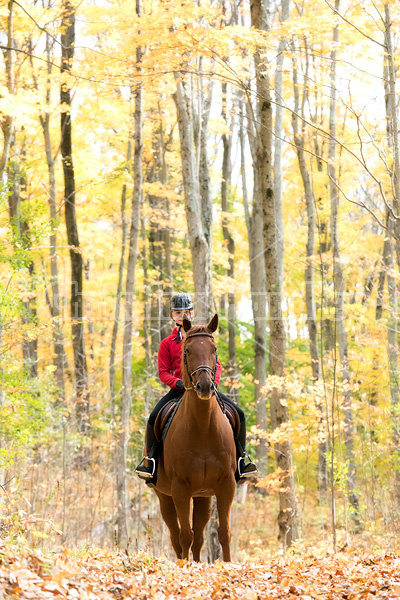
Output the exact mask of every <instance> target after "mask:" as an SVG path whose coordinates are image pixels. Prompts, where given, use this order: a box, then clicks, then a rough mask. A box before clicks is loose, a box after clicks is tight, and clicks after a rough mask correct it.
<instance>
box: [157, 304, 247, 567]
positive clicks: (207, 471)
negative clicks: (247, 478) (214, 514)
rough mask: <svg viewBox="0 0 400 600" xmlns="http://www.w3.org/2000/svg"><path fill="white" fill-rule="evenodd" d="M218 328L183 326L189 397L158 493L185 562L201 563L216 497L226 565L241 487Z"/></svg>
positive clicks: (172, 434) (170, 439)
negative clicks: (219, 374) (221, 397)
mask: <svg viewBox="0 0 400 600" xmlns="http://www.w3.org/2000/svg"><path fill="white" fill-rule="evenodd" d="M217 327H218V315H215V316H214V317H213V318H212V319H211V321H210V322H209V323H208V325H205V326H200V325H196V326H192V324H191V323H190V321H188V320H187V319H184V321H183V329H184V330H185V332H186V337H185V340H184V345H183V353H182V354H183V355H182V375H183V382H184V385H185V389H186V391H185V393H184V395H183V399H182V402H181V404H180V406H179V408H178V410H177V413H176V415H175V418H174V420H173V421H172V423H171V426H170V428H169V431H168V434H167V436H166V438H165V442H164V448H163V452H162V454H161V457H160V460H159V466H158V475H157V484H156V488H155V491H156V493H157V496H158V498H159V501H160V509H161V514H162V517H163V519H164V521H165V523H166V524H167V526H168V528H169V531H170V534H171V541H172V545H173V547H174V550H175V552H176V555H177V557H178V558H182V559H186V560H189V552H190V549H192V553H193V559H194V560H195V561H199V560H200V553H201V549H202V546H203V543H204V529H205V526H206V524H207V522H208V521H209V519H210V516H211V502H212V497H213V496H216V498H217V509H218V517H219V528H218V538H219V541H220V544H221V546H222V554H223V559H224V560H225V561H230V560H231V553H230V539H231V531H230V523H229V520H230V511H231V506H232V502H233V497H234V494H235V487H236V483H235V469H236V458H235V457H236V451H235V443H234V438H233V432H232V428H231V426H230V424H229V421H228V419H227V418H226V416H225V415H224V414H223V412H222V410H221V408H220V407H219V405H218V402H217V398H216V395H215V386H214V377H215V370H216V364H217V348H216V345H215V341H214V338H213V335H212V334H213V333H214V331H215V330H216V329H217ZM192 499H193V500H192ZM191 505H193V517H192V522H191ZM192 524H193V526H192Z"/></svg>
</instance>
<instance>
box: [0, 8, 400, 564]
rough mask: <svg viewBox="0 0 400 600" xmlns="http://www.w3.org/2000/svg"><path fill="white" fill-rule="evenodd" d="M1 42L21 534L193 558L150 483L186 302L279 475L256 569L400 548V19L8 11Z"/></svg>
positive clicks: (344, 14) (252, 529)
mask: <svg viewBox="0 0 400 600" xmlns="http://www.w3.org/2000/svg"><path fill="white" fill-rule="evenodd" d="M250 4H251V5H250ZM0 25H1V29H0V49H1V54H0V119H1V125H2V133H1V142H0V152H1V156H0V176H1V182H0V185H1V188H0V361H1V362H0V535H1V534H3V533H4V534H6V533H7V534H10V532H11V533H12V535H14V536H15V537H18V536H25V539H27V540H28V542H29V544H31V545H33V546H34V545H38V546H40V547H43V548H56V547H58V546H60V545H68V546H90V547H91V546H103V547H107V548H113V547H115V546H116V545H120V546H125V547H128V548H129V549H131V550H135V549H146V550H147V551H149V552H151V553H153V554H155V555H160V554H162V553H165V554H166V555H167V556H172V551H171V547H170V544H169V536H168V535H167V530H166V529H165V526H164V525H162V524H161V521H160V517H159V509H158V502H157V498H156V496H155V494H154V492H153V491H152V490H150V489H148V488H147V487H146V486H145V485H144V483H143V482H142V481H140V480H139V479H138V478H137V477H136V476H135V474H134V468H135V465H136V464H137V463H138V462H139V460H140V458H141V456H142V452H143V439H144V431H145V424H146V418H147V416H148V414H149V412H150V411H151V409H152V407H153V406H154V405H155V404H156V402H157V401H158V399H159V398H160V397H161V396H162V395H164V394H165V393H166V391H167V390H166V388H165V387H163V386H162V385H161V383H160V381H159V379H158V372H157V351H158V347H159V344H160V342H161V340H162V339H163V338H164V337H165V336H166V335H169V334H170V332H171V331H172V327H173V322H172V321H171V319H170V311H169V302H170V299H171V296H172V295H173V294H174V293H175V292H178V291H185V292H189V293H190V294H191V295H192V297H193V299H194V301H195V321H196V322H206V320H207V319H208V318H209V317H210V316H212V315H213V314H214V313H215V312H217V313H218V314H219V318H220V328H219V331H218V332H217V334H216V340H217V346H218V355H219V358H220V361H221V364H222V379H221V384H220V387H221V389H222V390H223V391H224V392H225V393H227V394H228V395H229V396H230V397H231V398H232V399H233V400H234V401H235V402H237V403H238V404H239V405H240V406H241V407H242V408H243V410H244V411H245V414H246V416H247V428H248V435H247V441H248V448H247V450H248V452H249V454H250V455H251V457H252V458H253V460H255V461H256V462H257V465H258V468H259V472H258V477H257V478H254V479H252V480H251V482H250V483H249V484H248V485H244V486H240V487H238V488H237V494H236V499H235V503H234V506H233V512H232V533H233V544H232V547H233V556H234V560H241V559H244V558H248V557H252V556H256V555H258V554H259V553H260V552H275V551H277V550H279V549H280V548H282V545H283V546H285V545H286V544H287V545H290V544H294V545H296V544H297V545H299V546H300V545H301V544H303V545H306V546H307V545H308V546H313V547H315V548H316V547H318V546H319V545H326V546H332V544H333V545H334V546H335V547H341V546H344V545H345V544H347V543H350V541H349V540H350V539H357V543H359V544H364V545H365V547H368V546H371V545H373V544H386V545H388V546H390V545H391V544H394V543H395V542H396V532H397V531H398V527H399V524H400V514H399V500H400V405H399V367H398V347H399V332H398V330H397V326H398V288H397V285H398V280H399V268H400V246H399V234H400V232H399V228H398V220H399V215H400V162H399V160H400V152H399V124H398V112H399V95H398V90H399V89H400V82H399V63H400V47H399V44H400V39H399V31H400V22H399V6H398V4H397V3H396V2H395V1H394V0H388V1H384V0H376V1H375V2H370V1H368V0H359V1H357V2H353V1H351V0H341V1H339V0H336V2H334V0H332V2H329V1H328V0H326V1H316V0H301V1H300V2H292V1H290V0H279V1H277V2H270V1H269V0H264V1H263V2H261V1H260V0H254V1H253V0H250V2H249V1H248V0H240V1H239V0H212V1H211V0H210V1H209V0H182V2H179V3H176V2H172V1H171V0H137V1H136V4H135V3H134V2H132V1H129V0H115V1H112V2H107V1H99V0H80V1H78V0H21V1H19V2H17V1H16V0H9V1H8V2H7V1H4V0H2V1H1V2H0ZM396 90H397V92H396ZM278 326H279V327H278ZM279 340H280V342H281V343H280V342H279ZM282 444H283V446H282ZM283 447H284V448H285V450H284V453H285V456H286V457H287V458H288V460H289V462H288V463H287V466H286V467H282V464H280V463H279V456H280V455H281V454H282V448H283ZM277 461H278V462H277ZM121 482H122V483H121ZM288 482H289V483H288ZM121 486H122V487H121ZM124 486H125V487H124ZM287 486H289V487H287ZM289 488H290V490H289V491H290V499H289V503H290V507H289V509H288V508H286V509H285V508H284V506H288V505H287V504H286V505H285V503H284V502H285V501H287V498H286V500H284V497H285V494H286V496H287V495H288V489H289ZM124 489H125V492H124V491H123V490H124ZM121 490H122V492H121ZM121 494H122V495H121ZM282 510H283V511H284V510H288V511H289V512H290V518H291V519H292V521H291V522H290V527H291V531H292V532H296V535H294V534H293V536H292V537H291V536H289V538H290V539H289V540H286V539H282V535H279V533H280V532H281V534H282V530H280V527H279V523H278V514H279V513H280V511H281V514H282ZM121 519H125V523H127V527H128V531H129V535H128V538H127V539H121V531H122V530H121ZM281 527H282V525H281ZM292 538H293V539H292Z"/></svg>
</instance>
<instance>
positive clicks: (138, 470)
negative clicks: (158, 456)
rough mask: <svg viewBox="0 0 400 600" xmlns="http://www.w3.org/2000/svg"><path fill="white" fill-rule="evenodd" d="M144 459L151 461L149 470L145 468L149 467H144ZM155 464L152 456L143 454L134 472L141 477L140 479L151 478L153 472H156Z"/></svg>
mask: <svg viewBox="0 0 400 600" xmlns="http://www.w3.org/2000/svg"><path fill="white" fill-rule="evenodd" d="M145 460H148V461H149V462H151V463H152V464H153V469H152V471H151V472H150V471H148V470H147V469H148V468H149V467H145V465H144V461H145ZM156 466H157V465H156V461H155V459H154V458H152V457H151V456H145V457H144V458H142V460H141V461H140V463H139V464H138V466H137V467H136V469H135V473H136V475H139V477H141V478H142V479H152V478H153V477H154V473H155V472H156Z"/></svg>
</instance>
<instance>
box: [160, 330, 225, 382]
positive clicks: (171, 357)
mask: <svg viewBox="0 0 400 600" xmlns="http://www.w3.org/2000/svg"><path fill="white" fill-rule="evenodd" d="M177 335H178V328H177V327H174V330H173V332H172V333H171V335H169V336H168V337H166V338H164V339H163V341H162V342H161V344H160V349H159V350H158V376H159V378H160V379H161V381H162V382H163V383H165V384H166V385H168V386H169V387H170V388H173V389H176V382H177V381H179V380H180V379H182V372H181V358H182V348H183V341H182V336H180V339H179V340H177ZM220 379H221V365H220V362H219V360H218V362H217V372H216V374H215V384H216V385H218V383H219V380H220Z"/></svg>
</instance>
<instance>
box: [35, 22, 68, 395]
mask: <svg viewBox="0 0 400 600" xmlns="http://www.w3.org/2000/svg"><path fill="white" fill-rule="evenodd" d="M46 55H47V61H48V63H47V90H46V107H47V110H46V111H45V112H44V113H43V114H42V115H40V117H39V119H40V124H41V126H42V130H43V137H44V145H45V152H46V163H47V170H48V174H49V194H48V203H49V209H50V222H51V225H50V227H51V233H50V273H51V280H50V283H51V292H52V303H51V305H50V311H51V318H52V326H53V344H54V354H55V357H54V366H55V372H54V376H55V380H56V384H57V390H58V399H57V403H60V402H62V401H63V400H64V399H65V383H64V375H65V373H64V370H65V369H64V366H65V364H66V354H65V349H64V336H63V332H62V328H61V322H60V317H61V307H60V288H59V282H58V262H57V228H58V215H57V200H56V175H55V159H54V157H53V152H52V147H51V134H50V92H51V83H52V81H51V69H52V65H51V62H52V61H51V44H50V36H49V34H47V33H46Z"/></svg>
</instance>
